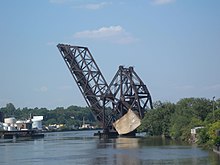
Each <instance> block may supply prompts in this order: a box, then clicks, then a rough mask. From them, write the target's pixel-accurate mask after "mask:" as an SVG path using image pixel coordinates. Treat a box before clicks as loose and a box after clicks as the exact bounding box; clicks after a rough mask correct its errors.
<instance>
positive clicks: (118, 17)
mask: <svg viewBox="0 0 220 165" xmlns="http://www.w3.org/2000/svg"><path fill="white" fill-rule="evenodd" d="M0 20H1V21H0V36H1V37H0V48H1V51H0V107H2V106H5V105H6V104H7V103H9V102H12V103H13V104H14V105H15V107H17V108H18V107H21V108H23V107H32V108H34V107H46V108H49V109H53V108H56V107H60V106H61V107H68V106H70V105H77V106H86V102H85V101H84V98H83V96H82V95H81V93H80V91H79V89H78V87H77V86H76V83H75V81H74V80H73V78H72V76H71V74H70V73H69V70H68V69H67V67H66V65H65V63H64V61H63V59H62V57H61V55H60V54H59V51H58V49H57V48H56V45H57V44H58V43H68V44H72V45H81V46H87V47H89V49H90V51H91V53H92V54H93V57H94V59H95V60H96V62H97V64H98V66H99V68H100V69H101V71H102V74H103V75H104V77H105V79H106V80H107V82H108V83H110V81H111V79H112V78H113V76H114V75H115V73H116V71H117V70H118V66H119V65H124V66H126V67H128V66H134V68H135V71H136V72H137V73H138V75H139V76H140V77H141V79H142V80H143V81H144V82H145V84H146V85H147V87H148V88H149V90H150V93H151V95H152V98H153V100H154V101H157V100H161V101H170V102H177V101H178V100H179V99H181V98H185V97H204V98H207V99H212V97H213V96H215V97H216V98H219V97H220V74H219V71H220V64H219V63H220V1H219V0H212V1H209V0H138V1H134V0H112V1H105V0H104V1H102V0H83V1H82V0H38V1H34V0H22V1H13V0H3V1H1V5H0Z"/></svg>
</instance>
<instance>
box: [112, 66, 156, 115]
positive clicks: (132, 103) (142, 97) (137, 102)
mask: <svg viewBox="0 0 220 165" xmlns="http://www.w3.org/2000/svg"><path fill="white" fill-rule="evenodd" d="M109 90H110V91H111V93H112V94H113V98H114V104H115V105H114V109H115V112H117V113H118V114H119V115H117V116H116V117H117V118H120V117H121V116H123V115H124V114H125V113H127V111H128V110H129V109H131V110H132V111H134V112H136V113H137V114H138V116H139V117H140V118H141V119H142V118H143V117H144V111H145V110H146V109H149V108H151V109H152V108H153V106H152V99H151V95H150V92H149V91H148V89H147V86H146V85H145V84H144V83H143V81H142V80H141V79H140V77H139V76H138V75H137V73H136V72H135V71H134V69H133V67H129V68H124V67H123V66H119V69H118V71H117V73H116V75H115V76H114V78H113V80H112V82H111V83H110V85H109ZM148 106H149V107H148Z"/></svg>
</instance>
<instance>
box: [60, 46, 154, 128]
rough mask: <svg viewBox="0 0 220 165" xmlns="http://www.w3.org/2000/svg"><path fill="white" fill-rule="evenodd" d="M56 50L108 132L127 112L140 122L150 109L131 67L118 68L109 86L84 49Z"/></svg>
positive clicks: (79, 47)
mask: <svg viewBox="0 0 220 165" xmlns="http://www.w3.org/2000/svg"><path fill="white" fill-rule="evenodd" d="M57 47H58V49H59V51H60V53H61V55H62V57H63V59H64V61H65V63H66V65H67V66H68V68H69V70H70V72H71V74H72V76H73V78H74V80H75V81H76V83H77V85H78V87H79V89H80V91H81V93H82V95H83V97H84V99H85V101H86V103H87V105H88V106H89V107H90V108H91V111H92V112H93V114H94V116H95V117H96V119H97V120H98V121H99V122H101V123H102V125H103V129H104V130H106V131H107V132H109V131H110V130H112V128H113V122H115V121H116V120H118V119H120V118H121V117H122V116H123V115H124V114H126V113H127V111H128V110H129V109H130V110H132V111H133V112H134V113H135V114H137V116H138V117H139V118H140V119H142V118H143V117H144V112H145V110H146V109H148V108H153V106H152V99H151V95H150V92H149V91H148V89H147V86H146V85H145V84H144V83H143V81H142V80H141V79H140V77H139V76H138V75H137V73H136V72H135V71H134V69H133V67H129V68H124V67H123V66H119V69H118V71H117V73H116V74H115V76H114V78H113V80H112V81H111V83H110V85H108V84H107V82H106V80H105V78H104V76H103V75H102V73H101V71H100V69H99V67H98V65H97V64H96V62H95V60H94V58H93V57H92V54H91V53H90V51H89V49H88V48H87V47H82V46H71V45H66V44H58V45H57ZM148 104H149V105H148Z"/></svg>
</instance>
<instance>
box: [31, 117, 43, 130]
mask: <svg viewBox="0 0 220 165" xmlns="http://www.w3.org/2000/svg"><path fill="white" fill-rule="evenodd" d="M43 119H44V117H43V116H33V119H31V120H32V128H33V129H38V130H42V120H43Z"/></svg>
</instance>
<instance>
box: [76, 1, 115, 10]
mask: <svg viewBox="0 0 220 165" xmlns="http://www.w3.org/2000/svg"><path fill="white" fill-rule="evenodd" d="M108 5H111V3H110V2H101V3H90V4H85V5H80V6H78V7H77V8H84V9H89V10H98V9H102V8H104V7H105V6H108Z"/></svg>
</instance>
